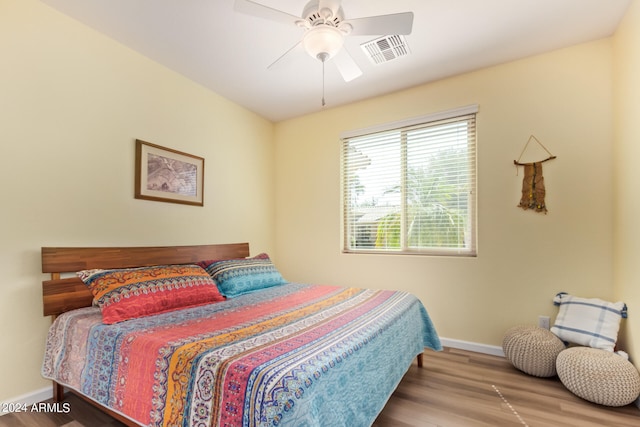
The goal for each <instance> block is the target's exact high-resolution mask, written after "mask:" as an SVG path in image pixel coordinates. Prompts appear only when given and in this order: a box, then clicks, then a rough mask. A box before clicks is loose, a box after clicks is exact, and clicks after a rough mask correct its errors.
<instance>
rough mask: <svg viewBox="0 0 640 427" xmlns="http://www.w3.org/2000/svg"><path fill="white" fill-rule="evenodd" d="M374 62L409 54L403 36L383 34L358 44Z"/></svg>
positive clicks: (379, 62) (380, 62)
mask: <svg viewBox="0 0 640 427" xmlns="http://www.w3.org/2000/svg"><path fill="white" fill-rule="evenodd" d="M360 47H361V48H362V50H363V51H364V53H365V54H366V55H367V56H368V57H369V59H370V60H371V62H373V63H374V64H376V65H377V64H382V63H384V62H389V61H392V60H394V59H396V58H399V57H401V56H406V55H408V54H409V46H407V41H406V40H405V39H404V37H403V36H384V37H380V38H378V39H375V40H371V41H369V42H367V43H363V44H361V45H360Z"/></svg>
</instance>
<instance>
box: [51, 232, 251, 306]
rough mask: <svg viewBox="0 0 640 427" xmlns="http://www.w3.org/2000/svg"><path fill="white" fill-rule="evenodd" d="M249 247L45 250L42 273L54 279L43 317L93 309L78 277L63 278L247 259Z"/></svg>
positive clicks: (208, 246) (241, 245) (239, 244)
mask: <svg viewBox="0 0 640 427" xmlns="http://www.w3.org/2000/svg"><path fill="white" fill-rule="evenodd" d="M248 256H249V244H248V243H231V244H220V245H199V246H152V247H140V246H138V247H120V248H117V247H112V248H52V247H43V248H42V272H43V273H51V279H50V280H45V281H43V282H42V301H43V314H44V315H45V316H57V315H59V314H61V313H64V312H66V311H69V310H73V309H76V308H82V307H90V306H91V303H92V301H93V295H92V294H91V292H90V291H89V289H88V288H87V287H86V286H85V284H84V283H83V282H82V281H81V280H80V279H79V278H78V277H76V276H72V277H66V278H61V275H62V273H75V272H76V271H80V270H87V269H92V268H130V267H145V266H150V265H163V264H190V263H195V262H198V261H204V260H209V259H230V258H245V257H248Z"/></svg>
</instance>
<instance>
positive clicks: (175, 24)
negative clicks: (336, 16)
mask: <svg viewBox="0 0 640 427" xmlns="http://www.w3.org/2000/svg"><path fill="white" fill-rule="evenodd" d="M41 1H42V2H43V3H46V4H48V5H50V6H52V7H54V8H55V9H57V10H59V11H60V12H63V13H65V14H67V15H69V16H71V17H73V18H75V19H77V20H78V21H81V22H83V23H85V24H86V25H88V26H90V27H93V28H95V29H96V30H98V31H100V32H102V33H105V34H106V35H108V36H110V37H112V38H114V39H116V40H118V41H120V42H121V43H123V44H124V45H127V46H129V47H131V48H132V49H134V50H136V51H138V52H140V53H141V54H143V55H145V56H147V57H149V58H151V59H153V60H155V61H157V62H159V63H161V64H164V65H165V66H167V67H168V68H171V69H173V70H175V71H177V72H178V73H180V74H182V75H184V76H186V77H188V78H190V79H192V80H194V81H196V82H198V83H200V84H201V85H203V86H205V87H208V88H210V89H211V90H213V91H214V92H216V93H218V94H220V95H222V96H224V97H225V98H228V99H230V100H232V101H234V102H236V103H238V104H240V105H242V106H244V107H246V108H247V109H249V110H252V111H254V112H256V113H258V114H260V115H261V116H263V117H265V118H267V119H269V120H272V121H280V120H284V119H287V118H292V117H296V116H300V115H304V114H308V113H312V112H315V111H319V110H320V109H322V106H321V98H322V64H321V63H320V62H319V61H318V60H316V59H313V58H311V57H310V56H308V55H307V54H306V53H303V52H300V54H299V55H296V56H294V57H293V58H291V57H290V58H289V61H286V62H285V63H280V64H278V66H277V67H274V68H272V69H270V70H267V66H269V65H270V64H271V63H272V62H274V61H275V60H276V59H277V58H278V57H280V55H282V54H283V53H284V52H285V51H287V50H288V49H289V48H291V47H293V46H294V45H295V44H296V43H297V42H298V41H299V40H300V38H301V35H302V32H303V30H302V29H300V28H298V27H296V26H294V25H291V26H288V25H285V24H280V23H277V22H272V21H267V20H263V19H260V18H255V17H252V16H247V15H243V14H239V13H236V12H234V10H233V2H234V0H41ZM254 1H256V2H259V3H262V4H264V5H267V6H269V7H272V8H275V9H279V10H282V11H285V12H287V13H289V14H292V15H296V16H300V15H301V13H302V9H303V8H304V5H305V4H306V2H307V0H254ZM631 1H632V0H394V1H384V0H344V1H343V4H342V6H343V9H344V13H345V19H349V18H351V19H353V18H360V17H365V16H372V15H382V14H388V13H397V12H407V11H411V12H413V13H414V23H413V32H412V33H411V35H408V36H406V40H407V44H408V45H409V49H410V50H411V54H410V55H409V56H405V57H401V58H399V59H397V60H394V61H391V62H388V63H385V64H381V65H373V64H371V63H370V62H369V60H368V59H367V58H366V57H365V56H364V54H363V53H362V51H361V49H360V44H361V43H364V42H367V41H370V40H372V39H374V38H375V37H370V36H369V37H364V36H348V37H347V39H346V42H345V47H346V49H347V50H348V51H349V52H350V53H351V55H352V56H353V57H354V59H355V61H356V62H357V64H358V65H359V66H360V68H361V69H362V70H363V73H364V74H363V75H362V76H361V77H359V78H358V79H356V80H353V81H351V82H349V83H345V82H344V80H343V79H342V77H341V76H340V75H339V73H338V72H337V70H336V68H335V66H334V64H332V63H330V62H329V63H327V66H326V83H325V93H326V95H325V97H326V102H327V105H326V107H324V108H330V107H333V106H337V105H341V104H345V103H349V102H353V101H357V100H361V99H365V98H369V97H373V96H378V95H381V94H385V93H389V92H394V91H397V90H400V89H404V88H408V87H412V86H416V85H419V84H422V83H426V82H429V81H433V80H437V79H441V78H443V77H447V76H451V75H456V74H460V73H464V72H468V71H471V70H476V69H479V68H483V67H487V66H491V65H494V64H499V63H503V62H507V61H511V60H514V59H518V58H523V57H526V56H530V55H534V54H538V53H542V52H546V51H550V50H554V49H558V48H562V47H566V46H570V45H574V44H577V43H582V42H586V41H590V40H596V39H599V38H603V37H607V36H610V35H611V34H613V33H614V31H615V29H616V27H617V26H618V24H619V22H620V20H621V19H622V17H623V16H624V13H625V11H626V10H627V7H628V5H629V4H630V2H631Z"/></svg>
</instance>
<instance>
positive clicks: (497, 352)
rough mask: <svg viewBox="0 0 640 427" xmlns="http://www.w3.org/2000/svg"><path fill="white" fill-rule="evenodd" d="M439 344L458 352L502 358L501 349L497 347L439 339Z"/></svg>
mask: <svg viewBox="0 0 640 427" xmlns="http://www.w3.org/2000/svg"><path fill="white" fill-rule="evenodd" d="M440 342H441V343H442V345H443V346H445V347H451V348H458V349H460V350H468V351H475V352H476V353H484V354H491V355H493V356H500V357H504V351H502V347H499V346H497V345H487V344H480V343H477V342H470V341H462V340H454V339H451V338H442V337H441V338H440Z"/></svg>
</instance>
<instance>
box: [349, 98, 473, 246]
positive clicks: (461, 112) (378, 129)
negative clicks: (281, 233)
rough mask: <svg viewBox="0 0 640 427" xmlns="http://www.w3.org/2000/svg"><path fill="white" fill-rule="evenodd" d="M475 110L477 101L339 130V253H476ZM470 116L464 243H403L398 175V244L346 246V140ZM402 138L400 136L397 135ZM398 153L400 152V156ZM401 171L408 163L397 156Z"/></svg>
mask: <svg viewBox="0 0 640 427" xmlns="http://www.w3.org/2000/svg"><path fill="white" fill-rule="evenodd" d="M478 111H479V108H478V105H477V104H473V105H468V106H465V107H460V108H455V109H451V110H446V111H441V112H437V113H433V114H428V115H424V116H419V117H414V118H409V119H405V120H400V121H396V122H391V123H384V124H379V125H375V126H371V127H368V128H364V129H357V130H351V131H346V132H343V133H341V134H340V194H341V198H340V201H341V221H340V227H341V230H340V232H341V239H340V241H341V250H342V253H349V254H391V255H431V256H454V257H477V253H478V249H477V248H478V244H477V240H478V239H477V236H478V230H477V227H478V220H477V193H478V192H477V188H478V183H477V181H478V180H477V176H478V172H477V163H478V160H477V159H478V155H477V151H478V150H477V145H478V144H477V139H478V138H477V113H478ZM464 116H473V125H474V127H473V134H472V135H471V136H470V137H469V139H468V140H469V141H470V142H471V143H472V145H473V146H472V152H473V155H472V158H470V162H471V164H470V171H469V175H468V176H469V177H470V189H469V193H468V213H467V215H466V216H467V218H468V221H469V223H468V225H467V227H466V228H467V229H468V230H469V231H468V233H465V237H466V238H468V239H469V241H468V244H465V247H464V248H460V247H418V248H416V247H411V246H409V245H408V244H407V242H406V240H407V236H405V235H404V234H406V230H405V229H406V226H407V225H406V224H407V210H408V204H407V200H406V191H405V190H406V188H405V187H404V182H405V180H404V179H402V180H401V181H402V184H401V185H402V186H403V191H402V192H401V196H400V197H401V202H400V216H401V218H402V219H401V223H402V225H401V230H402V231H401V237H400V239H401V242H402V243H401V246H400V248H399V249H392V248H380V249H376V248H371V247H366V248H357V247H350V241H349V240H350V238H351V229H350V227H349V225H348V219H349V216H350V215H351V210H350V206H348V203H347V197H348V194H347V193H348V189H347V186H346V184H347V177H346V165H345V161H346V159H345V157H346V152H347V149H346V147H347V144H348V143H349V140H351V139H354V138H359V137H366V136H368V135H373V134H383V133H385V132H389V131H410V130H411V128H415V127H416V126H425V125H426V126H428V125H429V124H433V123H436V122H440V121H443V120H449V119H455V118H458V117H464ZM400 139H402V138H400ZM401 157H402V156H401ZM401 169H402V171H401V174H402V175H406V174H407V173H408V167H407V163H406V160H401Z"/></svg>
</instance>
